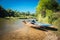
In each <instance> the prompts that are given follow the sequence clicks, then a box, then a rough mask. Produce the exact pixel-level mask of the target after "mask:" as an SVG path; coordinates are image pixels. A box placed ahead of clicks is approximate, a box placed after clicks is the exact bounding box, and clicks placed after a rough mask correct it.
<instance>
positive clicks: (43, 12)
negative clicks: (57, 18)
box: [36, 0, 59, 22]
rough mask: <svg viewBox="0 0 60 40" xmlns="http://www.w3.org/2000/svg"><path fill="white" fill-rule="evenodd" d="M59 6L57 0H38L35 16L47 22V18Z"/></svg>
mask: <svg viewBox="0 0 60 40" xmlns="http://www.w3.org/2000/svg"><path fill="white" fill-rule="evenodd" d="M58 7H59V4H58V2H57V0H39V2H38V5H37V7H36V16H37V19H38V20H39V21H43V22H44V21H47V22H49V18H50V17H51V15H53V13H54V12H56V11H57V10H59V9H58Z"/></svg>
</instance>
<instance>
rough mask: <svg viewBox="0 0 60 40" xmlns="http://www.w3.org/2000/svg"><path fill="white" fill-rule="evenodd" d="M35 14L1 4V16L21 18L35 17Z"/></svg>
mask: <svg viewBox="0 0 60 40" xmlns="http://www.w3.org/2000/svg"><path fill="white" fill-rule="evenodd" d="M34 16H35V15H34V14H32V13H30V12H29V11H28V12H19V11H16V10H12V9H4V8H3V7H2V6H0V18H5V17H20V18H28V17H31V18H33V17H34Z"/></svg>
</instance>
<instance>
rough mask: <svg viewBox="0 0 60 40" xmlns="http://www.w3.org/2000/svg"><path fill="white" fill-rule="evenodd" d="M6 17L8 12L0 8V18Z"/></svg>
mask: <svg viewBox="0 0 60 40" xmlns="http://www.w3.org/2000/svg"><path fill="white" fill-rule="evenodd" d="M7 16H8V12H7V11H6V10H5V9H4V8H3V7H2V6H0V17H2V18H4V17H7Z"/></svg>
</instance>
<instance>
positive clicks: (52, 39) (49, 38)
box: [44, 31, 58, 40]
mask: <svg viewBox="0 0 60 40" xmlns="http://www.w3.org/2000/svg"><path fill="white" fill-rule="evenodd" d="M45 34H46V37H45V39H44V40H58V38H57V36H56V34H54V33H53V32H52V31H48V32H45Z"/></svg>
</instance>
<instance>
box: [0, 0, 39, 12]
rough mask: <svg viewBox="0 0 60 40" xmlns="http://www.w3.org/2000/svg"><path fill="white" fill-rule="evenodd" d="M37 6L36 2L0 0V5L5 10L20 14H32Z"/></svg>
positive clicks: (34, 0) (36, 0)
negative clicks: (15, 11) (28, 12)
mask: <svg viewBox="0 0 60 40" xmlns="http://www.w3.org/2000/svg"><path fill="white" fill-rule="evenodd" d="M37 4H38V0H0V5H2V6H3V7H4V8H5V9H9V8H11V9H13V10H17V11H20V12H27V11H30V12H31V13H34V12H35V10H36V6H37Z"/></svg>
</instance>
